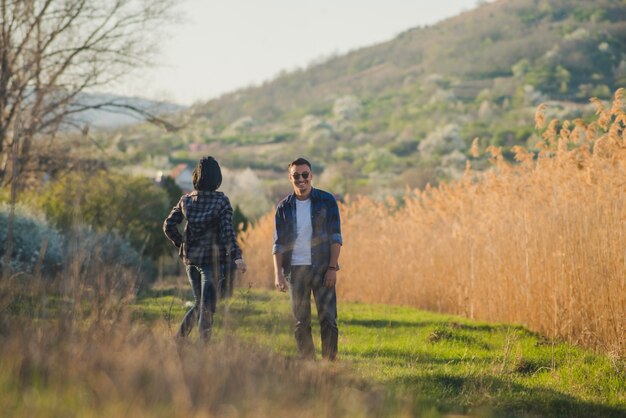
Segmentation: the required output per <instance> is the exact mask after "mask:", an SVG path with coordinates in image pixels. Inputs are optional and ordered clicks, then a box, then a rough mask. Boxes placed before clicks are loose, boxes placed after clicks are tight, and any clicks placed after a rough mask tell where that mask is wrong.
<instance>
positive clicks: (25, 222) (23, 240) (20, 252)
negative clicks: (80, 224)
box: [0, 203, 63, 275]
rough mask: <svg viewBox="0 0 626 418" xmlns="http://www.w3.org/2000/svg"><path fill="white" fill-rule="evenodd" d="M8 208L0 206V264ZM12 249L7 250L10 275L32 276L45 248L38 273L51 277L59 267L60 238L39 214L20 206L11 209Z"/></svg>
mask: <svg viewBox="0 0 626 418" xmlns="http://www.w3.org/2000/svg"><path fill="white" fill-rule="evenodd" d="M9 212H10V207H9V205H7V204H5V203H2V204H0V265H2V267H4V259H5V255H6V252H7V246H8V229H9V228H8V226H9ZM12 241H13V242H12V244H13V249H12V251H11V259H10V270H11V271H12V272H25V273H32V272H33V270H34V269H35V266H36V265H37V262H38V261H39V259H40V257H41V256H40V254H41V252H42V249H45V253H44V254H43V258H42V260H41V262H42V264H41V272H42V273H43V274H47V275H53V274H54V273H56V272H58V271H59V270H60V269H61V267H62V265H63V237H62V236H61V234H60V233H59V232H58V231H57V230H56V229H55V228H53V227H51V226H50V225H49V224H48V223H47V222H46V220H45V218H44V217H43V215H42V214H38V213H36V212H34V211H33V210H32V209H29V208H27V207H25V206H23V205H17V206H16V207H15V215H14V217H13V240H12ZM44 247H45V248H44Z"/></svg>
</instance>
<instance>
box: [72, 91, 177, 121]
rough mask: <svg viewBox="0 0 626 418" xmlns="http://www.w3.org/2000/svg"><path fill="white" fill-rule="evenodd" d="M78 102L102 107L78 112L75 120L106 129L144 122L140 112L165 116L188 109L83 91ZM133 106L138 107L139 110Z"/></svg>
mask: <svg viewBox="0 0 626 418" xmlns="http://www.w3.org/2000/svg"><path fill="white" fill-rule="evenodd" d="M76 102H78V103H80V104H81V105H87V106H96V107H98V106H101V107H99V108H95V109H90V110H86V111H84V112H80V113H78V114H77V115H76V117H75V118H74V119H73V122H76V123H78V124H80V125H83V124H88V125H90V126H92V127H94V128H105V129H111V128H119V127H122V126H127V125H132V124H136V123H143V122H144V121H145V118H143V117H142V116H141V114H140V112H144V113H149V114H152V115H161V116H163V115H169V114H172V113H176V112H180V111H182V110H184V109H186V106H181V105H177V104H174V103H166V102H158V101H154V100H148V99H142V98H137V97H127V96H119V95H112V94H95V93H83V94H81V95H79V97H78V98H77V100H76ZM131 108H135V109H138V110H139V112H137V111H134V110H132V109H131Z"/></svg>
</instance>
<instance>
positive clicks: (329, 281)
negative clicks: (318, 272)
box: [324, 269, 337, 288]
mask: <svg viewBox="0 0 626 418" xmlns="http://www.w3.org/2000/svg"><path fill="white" fill-rule="evenodd" d="M335 283H337V270H334V269H327V270H326V274H325V275H324V286H326V287H328V288H331V287H334V286H335Z"/></svg>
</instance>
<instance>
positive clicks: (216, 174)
mask: <svg viewBox="0 0 626 418" xmlns="http://www.w3.org/2000/svg"><path fill="white" fill-rule="evenodd" d="M191 181H192V182H193V188H194V189H196V190H198V191H201V192H213V191H215V190H217V189H218V188H219V187H220V185H221V184H222V170H221V169H220V165H219V164H218V163H217V160H216V159H215V158H213V157H203V158H201V159H200V161H198V164H197V165H196V168H194V170H193V174H192V175H191Z"/></svg>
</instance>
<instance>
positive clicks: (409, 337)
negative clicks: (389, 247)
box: [135, 289, 626, 417]
mask: <svg viewBox="0 0 626 418" xmlns="http://www.w3.org/2000/svg"><path fill="white" fill-rule="evenodd" d="M189 296H190V295H189V294H188V293H187V292H186V291H184V292H182V293H181V291H179V290H176V289H163V290H160V291H152V292H150V293H149V294H146V295H144V296H143V297H142V298H140V299H139V300H138V302H137V305H136V306H135V315H136V316H137V317H138V318H143V319H144V320H147V321H149V322H152V321H157V322H158V321H159V320H160V321H161V322H162V323H165V322H168V323H169V324H170V326H171V327H175V323H176V322H177V321H178V320H180V319H181V318H182V315H183V312H184V310H185V308H184V306H183V305H184V299H185V298H189ZM339 328H340V339H339V349H340V362H339V365H340V366H339V367H342V368H345V369H347V370H348V371H349V373H350V374H352V375H353V376H354V377H355V378H356V379H360V380H362V381H364V382H366V384H367V385H370V386H376V387H382V388H383V391H384V392H385V393H386V395H385V397H384V400H382V401H381V402H388V403H402V404H403V405H404V407H403V411H405V412H406V411H409V412H408V413H409V414H410V415H413V414H421V415H426V416H439V415H440V414H448V413H449V414H469V415H479V416H507V417H508V416H554V417H562V416H568V417H589V416H594V417H596V416H598V417H600V416H602V417H624V416H626V371H625V370H624V362H623V359H622V360H620V359H616V358H611V357H609V356H604V355H597V354H594V353H592V352H589V351H586V350H583V349H581V348H577V347H573V346H570V345H567V344H562V343H554V344H553V343H552V342H551V341H549V340H546V339H545V338H542V337H541V336H538V335H535V334H533V333H531V332H529V331H527V330H526V329H524V328H523V327H521V326H515V325H507V324H486V323H479V322H474V321H469V320H466V319H462V318H459V317H454V316H448V315H438V314H433V313H428V312H423V311H419V310H416V309H411V308H404V307H394V306H385V305H366V304H360V303H348V302H342V301H340V306H339ZM313 333H314V337H316V338H315V341H316V344H317V345H318V351H319V328H318V327H317V326H316V324H314V328H313ZM192 335H193V338H195V333H193V334H192ZM230 335H235V336H237V338H239V339H241V340H243V341H246V342H248V343H252V344H255V345H257V346H261V347H264V348H266V349H268V350H270V351H273V352H275V353H279V354H281V355H284V356H286V357H295V356H296V352H295V343H294V341H293V337H292V332H291V318H290V313H289V299H288V296H287V295H285V294H280V293H277V292H267V291H250V290H238V291H236V294H235V295H234V297H233V298H231V299H229V300H226V301H222V302H220V305H219V307H218V312H217V318H216V327H215V333H214V339H215V341H220V340H223V339H224V338H225V337H226V336H230ZM318 356H319V354H318ZM320 367H324V366H320ZM389 410H393V411H397V408H394V407H393V405H392V408H391V409H389Z"/></svg>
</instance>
